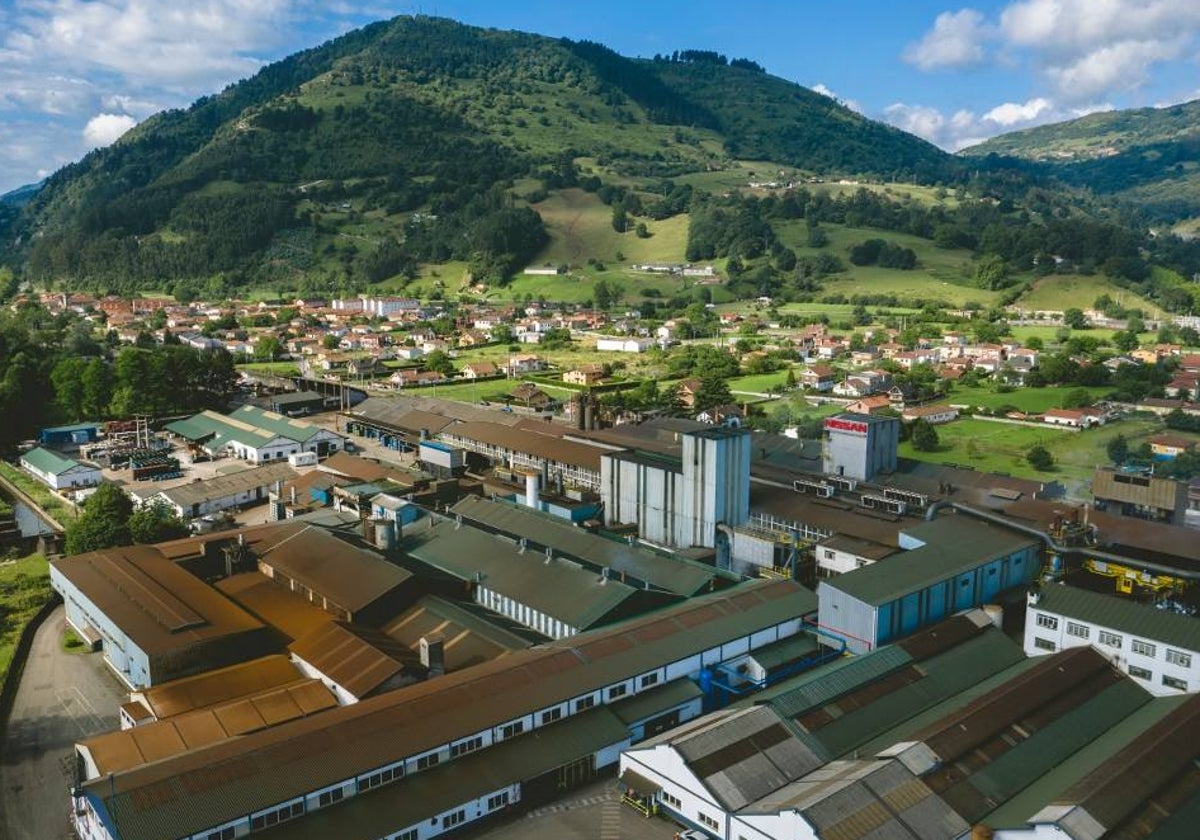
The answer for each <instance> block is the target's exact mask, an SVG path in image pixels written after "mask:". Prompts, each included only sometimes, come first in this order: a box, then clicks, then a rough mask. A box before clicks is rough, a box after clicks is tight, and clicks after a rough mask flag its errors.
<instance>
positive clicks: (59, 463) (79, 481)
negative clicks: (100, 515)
mask: <svg viewBox="0 0 1200 840" xmlns="http://www.w3.org/2000/svg"><path fill="white" fill-rule="evenodd" d="M21 468H22V469H24V470H25V472H27V473H29V474H30V475H32V476H33V477H34V478H36V479H38V480H39V481H41V482H42V483H43V484H45V485H47V486H48V487H49V488H50V489H51V490H72V489H74V488H76V487H95V486H96V485H98V484H99V483H100V479H101V472H100V468H99V467H96V466H93V465H91V464H87V463H84V462H82V461H76V460H75V459H73V458H67V457H65V456H63V455H59V454H58V453H57V452H54V451H52V450H49V449H42V448H41V447H38V448H37V449H31V450H29V451H28V452H26V453H25V454H24V455H22V456H21Z"/></svg>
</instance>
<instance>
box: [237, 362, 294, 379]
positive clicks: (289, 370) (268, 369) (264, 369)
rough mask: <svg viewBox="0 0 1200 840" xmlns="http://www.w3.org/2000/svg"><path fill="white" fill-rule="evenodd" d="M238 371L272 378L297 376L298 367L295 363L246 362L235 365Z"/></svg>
mask: <svg viewBox="0 0 1200 840" xmlns="http://www.w3.org/2000/svg"><path fill="white" fill-rule="evenodd" d="M237 369H238V370H244V371H248V372H249V373H268V374H271V375H272V376H299V375H300V366H299V365H297V364H296V363H295V362H247V363H246V364H242V365H237Z"/></svg>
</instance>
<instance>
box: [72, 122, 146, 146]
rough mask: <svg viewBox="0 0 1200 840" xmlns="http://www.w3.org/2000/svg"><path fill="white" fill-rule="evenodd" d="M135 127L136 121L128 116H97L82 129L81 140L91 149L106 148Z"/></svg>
mask: <svg viewBox="0 0 1200 840" xmlns="http://www.w3.org/2000/svg"><path fill="white" fill-rule="evenodd" d="M135 125H137V120H135V119H134V118H133V117H131V116H129V115H128V114H97V115H96V116H94V117H92V118H91V119H90V120H88V122H87V125H85V126H84V127H83V139H84V140H85V141H87V144H88V146H89V147H91V148H96V147H99V146H108V145H111V144H113V143H115V142H117V140H118V139H120V137H121V135H122V134H124V133H125V132H126V131H129V129H131V128H133V127H134V126H135Z"/></svg>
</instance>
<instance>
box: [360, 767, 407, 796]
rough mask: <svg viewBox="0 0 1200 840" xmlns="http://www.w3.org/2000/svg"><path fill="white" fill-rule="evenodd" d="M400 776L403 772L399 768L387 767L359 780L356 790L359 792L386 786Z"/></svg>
mask: <svg viewBox="0 0 1200 840" xmlns="http://www.w3.org/2000/svg"><path fill="white" fill-rule="evenodd" d="M402 774H403V770H402V769H401V768H400V767H387V768H385V769H383V770H380V771H379V772H378V773H372V774H371V775H369V776H363V777H362V778H361V779H359V780H358V789H359V791H360V792H361V791H365V790H370V789H371V788H376V787H379V786H380V785H386V784H387V783H388V782H390V781H391V780H392V779H398V778H400V776H401V775H402Z"/></svg>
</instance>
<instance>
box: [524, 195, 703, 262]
mask: <svg viewBox="0 0 1200 840" xmlns="http://www.w3.org/2000/svg"><path fill="white" fill-rule="evenodd" d="M532 207H533V209H534V210H536V211H537V212H538V213H540V214H541V216H542V220H543V221H544V222H545V224H546V229H547V232H548V233H549V234H550V244H549V245H548V246H546V248H545V250H543V251H542V252H541V253H540V254H538V255H537V257H536V258H535V259H534V261H533V264H534V265H540V264H542V263H549V264H551V265H559V264H562V263H566V264H568V265H572V266H582V265H584V264H586V263H587V261H588V259H589V258H595V259H597V260H600V261H601V262H605V263H609V262H611V263H640V262H673V263H674V262H683V261H684V251H685V250H686V248H687V235H688V216H687V215H686V214H681V215H678V216H674V217H672V218H670V219H663V220H662V221H649V220H642V219H631V220H630V224H629V230H628V231H627V232H625V233H619V232H617V231H615V230H613V226H612V208H611V207H609V206H608V205H607V204H605V203H604V202H602V201H601V200H600V199H599V197H598V196H597V195H596V194H595V193H589V192H585V191H584V190H580V189H566V190H561V191H559V192H557V193H555V194H554V195H552V196H550V197H549V198H548V199H546V200H545V201H542V202H539V203H537V204H534V205H532ZM638 222H642V223H644V224H645V225H646V228H647V229H648V230H649V232H650V236H649V238H646V239H639V238H638V237H637V235H636V234H635V233H634V227H635V226H636V224H637V223H638ZM618 253H620V254H621V255H622V256H623V257H624V259H618V258H617V254H618Z"/></svg>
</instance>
